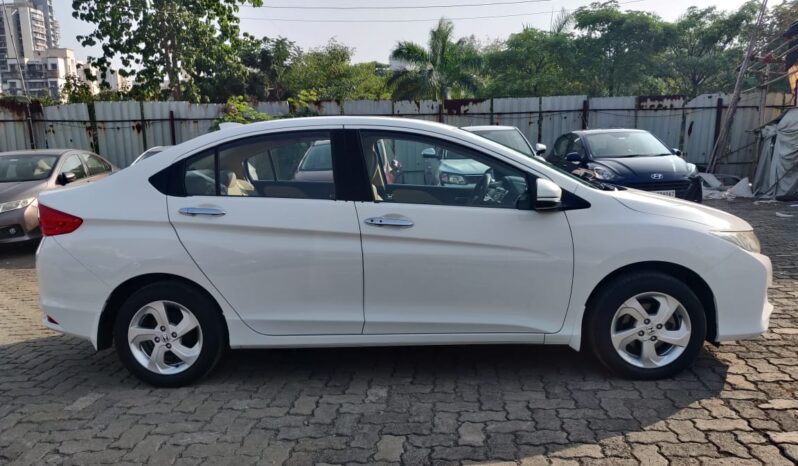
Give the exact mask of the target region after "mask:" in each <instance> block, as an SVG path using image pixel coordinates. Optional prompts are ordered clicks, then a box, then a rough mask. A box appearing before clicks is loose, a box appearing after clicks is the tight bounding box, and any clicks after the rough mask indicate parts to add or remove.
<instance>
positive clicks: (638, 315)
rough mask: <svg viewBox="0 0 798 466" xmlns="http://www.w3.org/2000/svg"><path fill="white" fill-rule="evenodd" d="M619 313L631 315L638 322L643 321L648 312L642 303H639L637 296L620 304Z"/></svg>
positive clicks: (646, 317)
mask: <svg viewBox="0 0 798 466" xmlns="http://www.w3.org/2000/svg"><path fill="white" fill-rule="evenodd" d="M621 315H622V316H625V315H628V316H631V317H632V318H634V319H635V320H636V321H638V322H640V323H643V321H644V320H646V319H648V313H647V312H646V310H645V309H644V308H643V305H642V304H640V301H639V300H638V299H637V297H634V298H631V299H628V300H626V302H624V303H623V305H622V306H621Z"/></svg>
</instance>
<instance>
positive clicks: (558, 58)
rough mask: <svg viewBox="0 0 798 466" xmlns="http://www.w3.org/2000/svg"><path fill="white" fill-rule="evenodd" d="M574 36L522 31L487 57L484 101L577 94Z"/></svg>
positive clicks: (533, 30)
mask: <svg viewBox="0 0 798 466" xmlns="http://www.w3.org/2000/svg"><path fill="white" fill-rule="evenodd" d="M576 54H577V49H576V47H575V46H574V39H573V36H572V35H571V34H569V33H566V32H562V30H560V32H544V31H541V30H539V29H535V28H531V27H525V28H524V30H523V31H521V32H519V33H516V34H511V35H510V37H509V39H507V42H506V43H505V45H504V47H502V48H501V49H499V50H496V51H492V52H489V53H487V54H486V56H485V62H486V63H487V66H486V67H485V73H486V76H487V81H488V84H487V86H486V87H485V89H484V90H483V91H482V94H483V95H484V96H485V97H525V96H546V95H563V94H570V93H580V92H582V91H583V89H581V82H580V80H579V79H577V77H578V76H577V74H576V73H575V70H577V69H578V67H579V63H578V62H577V60H576V58H577V56H576Z"/></svg>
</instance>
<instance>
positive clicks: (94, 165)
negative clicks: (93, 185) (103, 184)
mask: <svg viewBox="0 0 798 466" xmlns="http://www.w3.org/2000/svg"><path fill="white" fill-rule="evenodd" d="M83 157H84V158H83V160H84V161H85V162H86V167H87V168H88V169H89V176H96V175H102V174H103V173H108V172H110V171H111V165H109V164H108V163H107V162H106V161H105V160H103V159H101V158H99V157H97V156H96V155H94V154H84V155H83Z"/></svg>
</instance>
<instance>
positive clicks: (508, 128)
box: [460, 125, 518, 131]
mask: <svg viewBox="0 0 798 466" xmlns="http://www.w3.org/2000/svg"><path fill="white" fill-rule="evenodd" d="M460 129H464V130H466V131H517V130H518V128H516V127H515V126H499V125H483V126H463V127H462V128H460Z"/></svg>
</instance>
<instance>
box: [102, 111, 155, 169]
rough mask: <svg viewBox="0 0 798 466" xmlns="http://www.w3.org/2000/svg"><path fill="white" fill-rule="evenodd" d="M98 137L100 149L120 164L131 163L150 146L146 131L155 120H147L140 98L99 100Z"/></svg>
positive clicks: (105, 155) (115, 162) (119, 165)
mask: <svg viewBox="0 0 798 466" xmlns="http://www.w3.org/2000/svg"><path fill="white" fill-rule="evenodd" d="M94 109H95V113H96V115H97V139H98V140H99V142H100V148H99V153H100V155H102V156H103V157H105V158H107V159H108V160H109V161H111V162H112V163H113V164H114V165H116V166H118V167H127V166H128V165H130V164H131V163H133V161H134V160H136V157H138V156H139V155H140V154H141V153H142V152H144V150H145V149H146V148H147V147H150V146H151V145H150V144H147V147H145V145H144V136H143V135H142V132H144V131H149V129H150V127H151V125H152V122H143V121H142V118H141V104H140V103H139V102H97V103H95V104H94Z"/></svg>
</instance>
